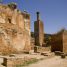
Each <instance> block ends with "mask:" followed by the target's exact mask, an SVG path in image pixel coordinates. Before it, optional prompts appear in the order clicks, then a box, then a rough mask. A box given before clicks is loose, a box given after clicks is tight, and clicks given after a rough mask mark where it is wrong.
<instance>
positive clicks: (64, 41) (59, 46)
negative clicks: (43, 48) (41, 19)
mask: <svg viewBox="0 0 67 67" xmlns="http://www.w3.org/2000/svg"><path fill="white" fill-rule="evenodd" d="M51 51H61V52H64V53H67V31H66V30H62V31H60V32H58V33H57V34H53V35H52V37H51Z"/></svg>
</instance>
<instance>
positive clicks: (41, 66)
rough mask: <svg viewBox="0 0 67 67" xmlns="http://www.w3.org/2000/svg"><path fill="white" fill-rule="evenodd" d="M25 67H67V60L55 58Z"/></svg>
mask: <svg viewBox="0 0 67 67" xmlns="http://www.w3.org/2000/svg"><path fill="white" fill-rule="evenodd" d="M25 67H67V58H65V59H61V58H60V57H59V56H55V57H53V58H50V59H44V60H42V61H39V62H37V63H35V64H31V65H29V66H25Z"/></svg>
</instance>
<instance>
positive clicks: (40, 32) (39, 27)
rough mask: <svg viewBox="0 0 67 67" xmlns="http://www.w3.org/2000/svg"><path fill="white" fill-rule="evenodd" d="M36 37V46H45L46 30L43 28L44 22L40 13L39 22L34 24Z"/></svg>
mask: <svg viewBox="0 0 67 67" xmlns="http://www.w3.org/2000/svg"><path fill="white" fill-rule="evenodd" d="M34 37H35V45H36V46H43V43H44V28H43V22H42V21H41V20H40V18H39V12H37V21H35V22H34Z"/></svg>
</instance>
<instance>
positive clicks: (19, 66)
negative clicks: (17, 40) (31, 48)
mask: <svg viewBox="0 0 67 67" xmlns="http://www.w3.org/2000/svg"><path fill="white" fill-rule="evenodd" d="M37 61H38V59H31V60H29V61H25V62H24V64H22V65H16V67H24V66H28V65H29V64H32V63H35V62H37Z"/></svg>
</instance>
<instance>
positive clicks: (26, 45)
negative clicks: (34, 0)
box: [0, 4, 30, 53]
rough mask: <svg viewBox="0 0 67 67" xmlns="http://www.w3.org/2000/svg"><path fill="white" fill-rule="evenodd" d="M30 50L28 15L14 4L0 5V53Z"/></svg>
mask: <svg viewBox="0 0 67 67" xmlns="http://www.w3.org/2000/svg"><path fill="white" fill-rule="evenodd" d="M29 50H30V15H29V14H28V13H27V12H21V11H20V10H18V9H17V8H16V5H15V4H9V5H3V4H0V52H2V53H14V52H15V53H16V52H22V51H29Z"/></svg>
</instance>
